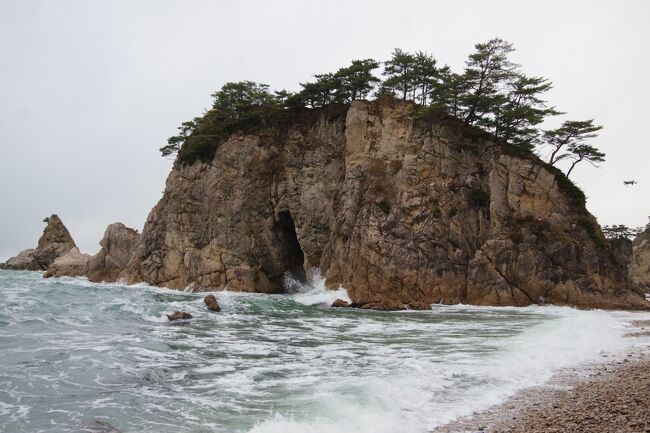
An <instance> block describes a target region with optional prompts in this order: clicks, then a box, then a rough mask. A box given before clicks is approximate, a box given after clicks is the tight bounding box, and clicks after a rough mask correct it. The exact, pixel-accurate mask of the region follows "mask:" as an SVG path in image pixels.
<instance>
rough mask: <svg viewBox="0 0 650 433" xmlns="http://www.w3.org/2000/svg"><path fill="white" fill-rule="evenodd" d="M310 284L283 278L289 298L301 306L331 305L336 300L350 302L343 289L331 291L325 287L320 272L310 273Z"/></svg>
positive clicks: (288, 277)
mask: <svg viewBox="0 0 650 433" xmlns="http://www.w3.org/2000/svg"><path fill="white" fill-rule="evenodd" d="M311 279H312V283H311V284H303V283H301V282H299V281H297V280H295V279H293V278H291V277H290V276H287V277H285V286H288V287H289V292H291V293H292V294H291V298H292V299H293V300H294V301H296V302H298V303H300V304H303V305H319V304H323V305H331V304H332V302H334V301H335V300H337V299H342V300H344V301H346V302H351V301H350V297H349V296H348V292H347V290H345V289H344V288H343V287H339V288H338V289H335V290H332V289H328V288H327V287H325V278H323V277H322V275H321V274H320V271H318V270H315V271H313V272H312V278H311Z"/></svg>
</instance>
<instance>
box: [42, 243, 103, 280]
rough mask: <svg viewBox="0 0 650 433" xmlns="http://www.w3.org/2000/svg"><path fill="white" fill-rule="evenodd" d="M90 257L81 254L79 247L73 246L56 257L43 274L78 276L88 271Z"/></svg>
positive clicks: (48, 275) (50, 275)
mask: <svg viewBox="0 0 650 433" xmlns="http://www.w3.org/2000/svg"><path fill="white" fill-rule="evenodd" d="M91 259H92V257H91V256H90V255H88V254H83V253H81V252H80V251H79V248H77V247H74V248H72V249H71V250H70V251H68V252H67V253H66V254H65V255H63V256H61V257H59V258H57V259H56V260H55V261H54V263H52V264H51V265H50V266H49V267H48V268H47V271H46V272H45V274H44V275H43V276H44V277H45V278H50V277H64V276H68V277H79V276H84V275H86V274H87V273H88V262H89V261H90V260H91Z"/></svg>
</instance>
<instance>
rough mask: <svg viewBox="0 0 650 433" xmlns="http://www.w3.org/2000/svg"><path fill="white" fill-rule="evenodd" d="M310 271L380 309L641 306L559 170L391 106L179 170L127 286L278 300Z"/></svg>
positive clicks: (370, 107) (241, 143) (382, 103)
mask: <svg viewBox="0 0 650 433" xmlns="http://www.w3.org/2000/svg"><path fill="white" fill-rule="evenodd" d="M313 268H319V269H320V270H321V272H322V273H323V274H324V275H325V276H326V278H327V285H328V286H329V287H339V286H343V287H345V288H346V289H348V292H349V295H350V298H351V299H352V301H353V303H354V304H355V305H357V306H363V305H375V306H376V307H377V308H380V309H386V308H390V309H398V308H403V307H404V306H405V305H407V304H409V303H427V304H430V303H438V302H442V303H459V302H462V303H470V304H477V305H529V304H534V303H551V304H557V305H573V306H578V307H583V308H627V309H646V308H648V307H649V306H650V304H649V303H648V302H647V301H646V300H645V299H644V297H643V295H642V293H641V291H640V290H639V289H638V287H637V285H635V284H634V282H633V281H631V279H630V278H629V277H628V271H627V265H626V263H624V261H622V260H620V259H618V258H617V256H616V254H614V251H613V248H612V247H611V246H610V245H609V244H608V242H607V241H606V240H605V238H604V237H603V235H602V232H601V230H600V227H599V225H598V223H597V222H596V220H595V218H594V217H593V216H592V215H591V214H589V212H587V210H586V209H585V203H584V195H583V194H582V192H581V191H580V190H579V189H578V188H577V187H575V185H573V183H571V182H570V181H569V180H568V179H566V177H565V176H564V175H563V174H562V173H561V172H559V170H557V169H555V168H553V167H551V166H549V165H548V164H545V163H544V162H543V161H541V160H540V159H539V158H537V157H536V156H535V155H533V154H532V153H526V152H522V151H521V150H520V149H516V148H513V147H511V146H508V145H507V144H504V143H501V142H499V141H498V140H496V139H495V138H494V137H493V136H491V135H489V134H487V133H485V132H483V131H482V130H480V129H478V128H473V127H469V126H466V125H464V124H463V123H462V122H459V121H458V120H456V119H454V118H451V117H449V116H444V115H439V116H429V117H426V116H420V115H418V114H417V113H415V112H414V108H413V104H411V103H405V102H399V101H396V100H395V99H392V98H380V99H379V100H377V101H374V102H366V101H354V102H353V103H352V104H351V105H333V106H329V107H325V108H322V109H315V110H307V109H305V110H302V111H300V112H299V113H298V114H296V115H295V116H294V117H293V118H292V121H291V122H285V123H283V124H282V125H274V126H273V127H269V128H268V129H267V130H264V131H261V132H256V133H248V134H244V133H235V134H232V135H231V136H229V138H227V139H225V140H224V141H223V142H221V143H220V144H219V145H218V148H217V150H216V153H215V155H214V158H212V160H210V161H208V162H203V161H195V162H193V163H191V164H180V163H178V161H177V163H176V164H175V165H174V168H173V170H172V172H171V173H170V175H169V177H168V179H167V184H166V189H165V192H164V194H163V197H162V199H161V200H160V202H159V203H158V204H157V205H156V206H155V207H154V209H153V210H152V211H151V213H150V215H149V217H148V219H147V222H146V225H145V228H144V231H143V234H142V238H141V241H140V242H139V244H138V246H137V247H136V250H135V253H134V255H133V258H132V259H131V261H130V263H129V264H128V266H127V267H126V269H125V270H124V271H123V273H122V274H121V276H122V277H123V278H125V279H126V280H127V281H129V282H131V283H135V282H140V281H144V282H147V283H149V284H153V285H159V286H165V287H169V288H173V289H185V288H187V287H188V286H190V287H191V288H193V290H197V291H198V290H202V291H212V290H239V291H249V292H266V293H278V292H281V291H282V290H283V286H282V281H283V278H284V276H285V274H286V273H291V274H293V275H294V276H295V277H296V278H305V277H308V276H309V274H310V271H311V270H312V269H313Z"/></svg>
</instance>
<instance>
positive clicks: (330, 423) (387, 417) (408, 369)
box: [250, 307, 647, 433]
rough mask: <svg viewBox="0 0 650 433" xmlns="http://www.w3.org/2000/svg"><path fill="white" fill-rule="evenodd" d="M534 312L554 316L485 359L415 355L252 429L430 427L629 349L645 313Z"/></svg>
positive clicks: (323, 390) (318, 432)
mask: <svg viewBox="0 0 650 433" xmlns="http://www.w3.org/2000/svg"><path fill="white" fill-rule="evenodd" d="M470 309H471V310H479V311H480V310H481V309H483V310H485V308H477V307H473V308H470ZM527 310H530V311H535V312H538V313H539V314H542V315H550V316H552V317H551V318H550V319H549V320H547V321H544V322H543V323H541V324H539V325H537V326H533V327H532V328H531V329H528V330H526V331H524V332H523V333H521V334H519V335H517V336H514V337H511V338H507V339H503V340H501V341H499V342H498V343H497V344H496V346H497V347H495V349H496V350H495V351H494V352H493V353H491V354H485V355H484V356H482V357H470V356H467V357H466V358H465V359H460V360H458V362H456V363H452V362H447V363H444V362H442V363H441V362H439V361H440V360H439V359H438V360H432V359H427V358H426V357H424V358H419V357H418V356H417V355H415V356H413V357H412V358H410V359H407V360H405V361H404V362H403V367H402V368H401V369H400V371H398V372H396V374H392V375H389V376H386V377H378V376H369V377H360V378H355V379H352V380H350V379H347V381H346V383H345V384H336V383H334V384H321V385H320V386H319V387H318V388H317V389H315V390H314V399H315V400H316V402H315V403H314V407H315V408H317V411H316V412H315V413H312V414H300V416H298V414H294V415H293V416H287V415H286V414H275V415H274V416H272V417H271V418H270V419H268V420H265V421H263V422H260V423H258V424H257V425H256V426H255V427H254V428H252V429H251V430H250V432H251V433H276V432H277V433H279V432H283V433H292V432H296V433H297V432H313V433H343V432H350V431H355V432H361V433H364V432H368V433H370V432H374V433H383V432H386V433H389V432H395V431H399V432H403V433H421V432H426V431H429V430H430V429H432V428H435V427H437V426H440V425H443V424H445V423H448V422H451V421H453V420H455V419H457V418H459V417H461V416H467V415H470V414H472V413H473V412H475V411H480V410H483V409H486V408H487V407H489V406H491V405H494V404H498V403H500V402H503V401H504V400H505V399H506V398H508V397H509V396H511V395H513V394H514V393H515V392H517V391H519V390H521V389H524V388H527V387H531V386H537V385H541V384H543V383H544V382H545V381H547V380H548V379H549V378H550V377H551V376H552V374H553V373H554V372H555V371H557V370H558V369H561V368H568V367H574V366H581V365H584V364H586V363H593V362H598V361H602V358H601V356H603V355H605V354H607V355H608V356H612V355H616V354H621V353H623V351H624V350H625V349H626V348H627V347H628V346H629V344H630V343H629V341H628V340H625V339H623V338H622V333H623V332H624V331H625V323H626V322H627V321H629V320H631V319H633V318H639V315H633V314H632V315H631V314H621V313H618V314H616V313H614V314H613V313H609V312H603V311H579V310H573V309H570V308H555V307H543V308H538V307H530V308H528V309H527ZM519 311H521V310H519ZM431 314H435V312H433V313H431ZM646 316H647V315H646ZM367 331H374V330H369V329H368V330H367ZM431 338H435V335H432V336H431Z"/></svg>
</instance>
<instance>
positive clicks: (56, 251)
mask: <svg viewBox="0 0 650 433" xmlns="http://www.w3.org/2000/svg"><path fill="white" fill-rule="evenodd" d="M45 222H47V226H46V227H45V230H43V234H42V235H41V237H40V239H39V240H38V246H37V247H36V248H35V249H27V250H24V251H22V252H20V253H19V254H18V255H17V256H16V257H12V258H10V259H9V260H7V262H6V263H4V264H2V265H1V266H0V267H1V268H5V269H14V270H27V271H44V270H46V269H47V268H48V267H49V266H50V265H51V264H52V263H54V261H55V260H56V259H57V258H59V257H61V256H63V255H65V254H66V253H68V251H70V250H71V249H72V248H75V247H76V245H75V243H74V240H72V236H70V232H68V229H67V228H66V227H65V226H64V225H63V222H61V219H60V218H59V217H58V216H57V215H52V216H51V217H49V218H46V219H45Z"/></svg>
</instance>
